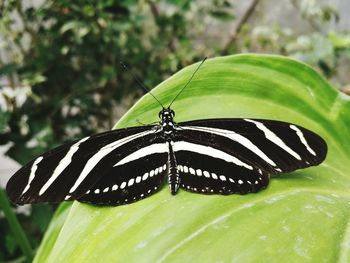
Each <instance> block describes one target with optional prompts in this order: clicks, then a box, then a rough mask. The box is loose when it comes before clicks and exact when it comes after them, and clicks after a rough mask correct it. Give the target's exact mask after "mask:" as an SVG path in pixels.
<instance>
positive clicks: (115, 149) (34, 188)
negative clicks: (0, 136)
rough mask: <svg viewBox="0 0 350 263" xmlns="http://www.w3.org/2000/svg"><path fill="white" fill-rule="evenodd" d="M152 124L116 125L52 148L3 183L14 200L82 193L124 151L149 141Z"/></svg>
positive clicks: (153, 135)
mask: <svg viewBox="0 0 350 263" xmlns="http://www.w3.org/2000/svg"><path fill="white" fill-rule="evenodd" d="M155 138H157V136H156V131H155V129H154V127H153V126H143V127H135V128H127V129H119V130H114V131H109V132H104V133H100V134H96V135H93V136H91V137H86V138H84V139H81V140H78V141H75V142H73V143H68V144H65V145H62V146H60V147H58V148H55V149H53V150H51V151H49V152H47V153H44V154H43V155H41V156H39V157H37V158H36V159H34V160H32V161H31V162H29V163H28V164H27V165H25V166H24V167H22V168H21V169H20V170H19V171H17V172H16V174H15V175H14V176H13V177H12V178H11V179H10V181H9V182H8V184H7V188H6V190H7V193H8V195H9V197H10V199H11V200H12V201H13V202H14V203H16V204H25V203H38V202H53V203H56V202H61V201H64V200H74V199H77V198H79V197H81V196H82V195H84V194H85V193H86V192H87V191H88V190H89V189H90V188H91V187H92V186H93V185H94V184H95V183H96V182H97V181H98V180H99V179H100V178H101V177H102V176H104V174H106V173H108V171H109V170H110V169H112V167H113V165H114V164H115V163H116V162H118V160H121V159H122V158H123V157H125V156H126V155H128V154H130V153H132V152H133V151H136V150H138V149H140V148H142V147H144V146H147V145H149V144H152V142H153V140H154V139H155Z"/></svg>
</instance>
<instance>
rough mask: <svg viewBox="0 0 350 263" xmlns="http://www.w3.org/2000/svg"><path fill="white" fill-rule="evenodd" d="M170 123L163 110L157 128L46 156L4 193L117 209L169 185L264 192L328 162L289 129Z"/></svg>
mask: <svg viewBox="0 0 350 263" xmlns="http://www.w3.org/2000/svg"><path fill="white" fill-rule="evenodd" d="M203 62H204V61H203ZM203 62H202V63H203ZM198 68H199V67H198ZM198 68H197V70H198ZM197 70H196V71H197ZM196 71H195V72H196ZM193 75H194V74H193ZM193 75H192V77H193ZM192 77H191V79H192ZM191 79H190V80H191ZM190 80H189V82H190ZM189 82H187V84H188V83H189ZM187 84H186V85H185V86H184V87H183V89H184V88H185V87H186V86H187ZM183 89H182V90H183ZM182 90H181V91H182ZM181 91H180V93H181ZM180 93H178V95H179V94H180ZM151 95H152V94H151ZM178 95H177V96H178ZM152 96H153V95H152ZM177 96H176V97H177ZM176 97H175V98H176ZM175 98H174V99H173V101H172V102H174V100H175ZM157 101H158V100H157ZM171 104H172V103H171ZM171 104H170V105H171ZM174 116H175V112H174V111H173V110H172V109H171V108H170V106H169V107H163V108H162V110H161V111H160V112H159V118H160V122H159V123H158V124H155V125H146V126H140V127H132V128H125V129H118V130H113V131H108V132H104V133H100V134H96V135H93V136H91V137H86V138H83V139H81V140H78V141H74V142H72V143H68V144H65V145H62V146H60V147H57V148H55V149H53V150H51V151H49V152H46V153H44V154H43V155H41V156H39V157H37V158H35V159H34V160H32V161H31V162H29V163H28V164H26V165H25V166H23V167H22V168H21V169H20V170H19V171H17V172H16V173H15V174H14V175H13V177H12V178H11V179H10V181H9V182H8V184H7V188H6V190H7V193H8V195H9V197H10V199H11V200H12V201H13V202H14V203H16V204H19V205H22V204H27V203H39V202H52V203H57V202H61V201H65V200H78V201H81V202H87V203H92V204H96V205H122V204H128V203H132V202H135V201H137V200H140V199H143V198H145V197H147V196H149V195H152V194H154V193H155V192H157V191H158V190H159V189H160V188H162V186H163V184H164V183H165V181H167V182H168V185H169V188H170V192H171V193H172V194H176V193H177V191H178V189H179V188H183V189H185V190H187V191H190V192H196V193H203V194H223V195H228V194H234V193H239V194H246V193H250V192H258V191H259V190H261V189H263V188H266V187H267V185H268V183H269V180H270V177H271V176H272V175H274V174H279V173H286V172H291V171H294V170H296V169H300V168H306V167H309V166H315V165H318V164H320V163H321V162H322V161H323V160H324V159H325V157H326V153H327V145H326V143H325V141H324V140H323V139H322V138H321V137H320V136H319V135H317V134H315V133H313V132H311V131H309V130H307V129H305V128H302V127H300V126H298V125H295V124H290V123H286V122H281V121H273V120H260V119H206V120H195V121H188V122H182V123H176V122H174Z"/></svg>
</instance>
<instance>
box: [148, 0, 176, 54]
mask: <svg viewBox="0 0 350 263" xmlns="http://www.w3.org/2000/svg"><path fill="white" fill-rule="evenodd" d="M147 3H148V4H149V6H150V9H151V12H152V15H153V17H154V20H155V21H156V23H157V25H158V26H159V27H161V26H162V25H161V23H160V12H159V9H158V7H157V5H156V4H155V3H154V2H153V1H147ZM167 47H168V48H169V49H170V51H171V52H172V53H175V51H176V48H175V43H174V38H171V40H170V41H169V43H168V44H167Z"/></svg>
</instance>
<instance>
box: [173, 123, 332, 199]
mask: <svg viewBox="0 0 350 263" xmlns="http://www.w3.org/2000/svg"><path fill="white" fill-rule="evenodd" d="M174 151H175V155H176V159H177V164H178V169H179V172H180V178H181V182H182V185H181V186H182V187H183V188H185V189H187V190H189V191H195V192H203V193H222V194H230V193H248V192H256V191H259V190H260V189H262V188H265V187H266V186H267V184H268V182H269V177H270V175H273V174H277V173H281V172H290V171H293V170H296V169H300V168H306V167H309V166H313V165H318V164H319V163H321V162H322V161H323V160H324V159H325V157H326V153H327V145H326V143H325V141H324V140H323V139H322V138H321V137H320V136H318V135H317V134H315V133H313V132H311V131H309V130H307V129H305V128H302V127H300V126H297V125H294V124H289V123H285V122H279V121H270V120H255V119H213V120H198V121H191V122H184V123H179V126H178V128H177V133H176V136H175V141H174Z"/></svg>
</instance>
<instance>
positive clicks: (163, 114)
mask: <svg viewBox="0 0 350 263" xmlns="http://www.w3.org/2000/svg"><path fill="white" fill-rule="evenodd" d="M174 116H175V112H174V111H173V110H172V109H170V108H163V109H162V110H161V111H160V112H159V118H160V121H161V125H162V127H163V130H164V131H165V132H167V131H171V130H173V127H174Z"/></svg>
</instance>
